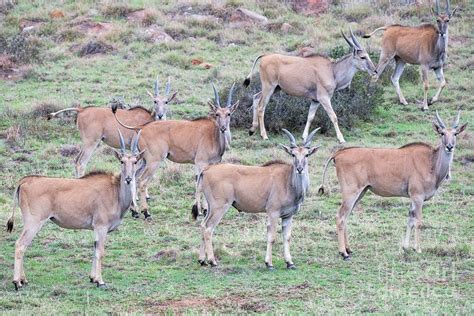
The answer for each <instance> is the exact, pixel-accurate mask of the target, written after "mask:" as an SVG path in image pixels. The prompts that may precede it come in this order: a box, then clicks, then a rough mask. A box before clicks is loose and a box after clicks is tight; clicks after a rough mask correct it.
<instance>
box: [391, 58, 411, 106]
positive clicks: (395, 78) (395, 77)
mask: <svg viewBox="0 0 474 316" xmlns="http://www.w3.org/2000/svg"><path fill="white" fill-rule="evenodd" d="M395 60H396V65H395V70H394V71H393V74H392V77H391V79H392V84H393V85H394V86H395V91H396V92H397V95H398V99H399V100H400V103H401V104H403V105H407V104H408V102H407V100H405V97H404V96H403V93H402V90H401V89H400V83H399V81H400V76H401V75H402V73H403V69H405V62H404V61H403V60H401V59H399V58H395Z"/></svg>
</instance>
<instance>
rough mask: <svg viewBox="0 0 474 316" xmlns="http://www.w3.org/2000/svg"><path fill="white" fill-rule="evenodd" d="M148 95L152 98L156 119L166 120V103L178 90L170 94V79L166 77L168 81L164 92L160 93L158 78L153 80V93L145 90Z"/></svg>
mask: <svg viewBox="0 0 474 316" xmlns="http://www.w3.org/2000/svg"><path fill="white" fill-rule="evenodd" d="M146 92H147V93H148V95H149V96H150V97H151V98H152V100H153V114H154V117H155V120H156V121H159V120H166V113H167V112H168V104H169V103H170V102H171V101H172V100H173V99H174V98H175V97H176V94H177V93H178V91H175V92H174V93H173V94H172V95H171V96H170V93H171V79H170V78H169V77H168V82H167V83H166V88H165V94H164V95H163V94H161V93H160V89H159V87H158V78H156V80H155V84H154V91H153V92H154V93H151V92H150V91H148V90H147V91H146Z"/></svg>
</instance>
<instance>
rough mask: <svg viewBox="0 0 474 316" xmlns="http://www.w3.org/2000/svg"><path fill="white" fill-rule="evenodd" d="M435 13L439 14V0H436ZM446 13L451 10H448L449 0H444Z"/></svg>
mask: <svg viewBox="0 0 474 316" xmlns="http://www.w3.org/2000/svg"><path fill="white" fill-rule="evenodd" d="M435 5H436V14H439V0H436V3H435ZM445 11H446V14H447V15H449V12H450V11H451V10H450V4H449V0H446V10H445Z"/></svg>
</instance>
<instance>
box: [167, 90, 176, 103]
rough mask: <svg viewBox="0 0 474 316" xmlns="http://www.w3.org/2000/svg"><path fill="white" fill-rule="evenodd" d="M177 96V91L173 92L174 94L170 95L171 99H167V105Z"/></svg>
mask: <svg viewBox="0 0 474 316" xmlns="http://www.w3.org/2000/svg"><path fill="white" fill-rule="evenodd" d="M177 94H178V91H175V92H174V93H173V94H172V95H171V97H169V98H168V103H169V102H171V101H172V100H173V99H174V98H175V97H176V95H177Z"/></svg>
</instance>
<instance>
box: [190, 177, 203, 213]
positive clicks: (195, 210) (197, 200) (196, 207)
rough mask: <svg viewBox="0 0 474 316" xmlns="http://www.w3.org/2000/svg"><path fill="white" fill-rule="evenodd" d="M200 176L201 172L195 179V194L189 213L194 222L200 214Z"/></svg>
mask: <svg viewBox="0 0 474 316" xmlns="http://www.w3.org/2000/svg"><path fill="white" fill-rule="evenodd" d="M202 175H203V172H201V173H200V174H199V175H198V176H197V177H196V178H197V179H196V193H195V196H194V198H195V201H194V205H193V208H192V210H191V213H192V215H193V219H194V220H196V219H197V217H198V215H199V214H200V213H201V211H202V209H201V195H202Z"/></svg>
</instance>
